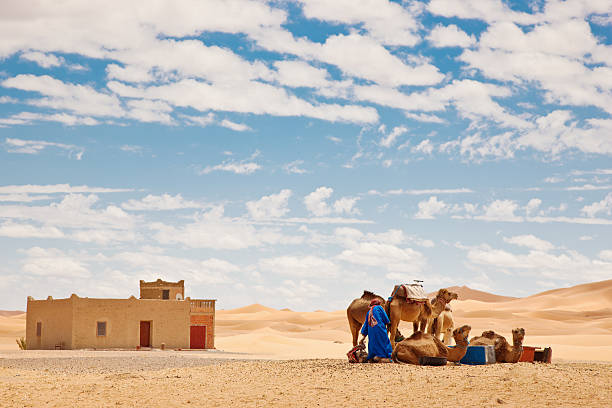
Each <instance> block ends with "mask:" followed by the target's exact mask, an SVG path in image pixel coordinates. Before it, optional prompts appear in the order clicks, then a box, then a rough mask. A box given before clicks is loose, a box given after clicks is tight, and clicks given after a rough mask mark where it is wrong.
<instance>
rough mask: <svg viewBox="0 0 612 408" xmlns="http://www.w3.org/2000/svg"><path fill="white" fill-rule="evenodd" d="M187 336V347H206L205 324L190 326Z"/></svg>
mask: <svg viewBox="0 0 612 408" xmlns="http://www.w3.org/2000/svg"><path fill="white" fill-rule="evenodd" d="M190 329H191V330H190V333H189V334H190V336H189V348H192V349H204V348H206V326H191V328H190Z"/></svg>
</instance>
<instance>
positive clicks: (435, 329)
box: [428, 317, 442, 339]
mask: <svg viewBox="0 0 612 408" xmlns="http://www.w3.org/2000/svg"><path fill="white" fill-rule="evenodd" d="M428 330H429V334H431V335H432V336H434V337H435V338H437V339H439V338H440V335H441V334H442V319H441V318H440V317H436V318H435V319H430V320H429V329H428Z"/></svg>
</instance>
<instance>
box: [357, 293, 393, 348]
mask: <svg viewBox="0 0 612 408" xmlns="http://www.w3.org/2000/svg"><path fill="white" fill-rule="evenodd" d="M372 299H378V300H379V301H380V305H381V306H382V307H383V309H385V311H387V307H386V303H387V302H385V299H383V298H382V297H381V296H378V295H376V294H374V293H372V292H370V291H367V290H364V291H363V295H361V297H360V298H357V299H354V300H353V301H352V302H351V304H350V305H349V307H348V308H347V309H346V317H347V319H348V323H349V329H350V330H351V334H352V335H353V347H355V346H356V345H357V340H358V338H359V331H360V330H361V326H363V322H365V318H366V314H367V313H368V310H370V302H371V301H372ZM395 338H396V339H399V340H398V341H401V340H403V338H404V337H403V336H402V334H401V333H400V332H399V330H398V331H397V334H396V337H395Z"/></svg>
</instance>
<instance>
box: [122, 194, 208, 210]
mask: <svg viewBox="0 0 612 408" xmlns="http://www.w3.org/2000/svg"><path fill="white" fill-rule="evenodd" d="M121 207H122V208H123V209H125V210H130V211H166V210H179V209H183V208H202V207H203V205H202V204H200V203H197V202H195V201H189V200H185V199H184V198H183V196H181V195H180V194H177V195H175V196H172V195H170V194H167V193H164V194H162V195H153V194H149V195H147V196H145V197H143V198H142V199H140V200H135V199H130V200H128V201H126V202H124V203H123V204H121Z"/></svg>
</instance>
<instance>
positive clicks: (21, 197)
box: [0, 194, 53, 203]
mask: <svg viewBox="0 0 612 408" xmlns="http://www.w3.org/2000/svg"><path fill="white" fill-rule="evenodd" d="M52 198H53V197H52V196H50V195H29V194H0V202H9V201H12V202H16V203H31V202H33V201H43V200H51V199H52Z"/></svg>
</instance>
